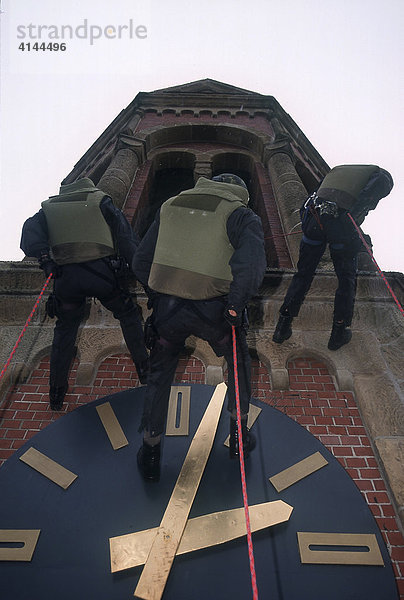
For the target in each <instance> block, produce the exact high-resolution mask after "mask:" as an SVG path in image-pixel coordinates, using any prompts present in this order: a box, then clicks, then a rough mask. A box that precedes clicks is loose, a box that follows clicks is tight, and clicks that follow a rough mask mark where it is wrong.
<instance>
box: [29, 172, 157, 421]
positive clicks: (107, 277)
mask: <svg viewBox="0 0 404 600" xmlns="http://www.w3.org/2000/svg"><path fill="white" fill-rule="evenodd" d="M41 206H42V208H41V210H40V211H39V212H37V213H36V214H35V215H34V216H33V217H31V218H29V219H27V221H26V222H25V223H24V226H23V230H22V237H21V249H22V250H23V252H25V254H26V255H27V256H35V257H36V258H37V259H38V261H39V265H40V267H41V268H42V269H43V270H44V272H45V274H46V276H49V275H50V273H53V276H54V278H55V283H54V300H55V303H54V307H53V311H54V313H55V315H56V317H57V321H56V325H55V329H54V335H53V343H52V351H51V358H50V381H49V383H50V390H49V399H50V406H51V408H52V409H53V410H60V409H61V408H62V406H63V400H64V397H65V394H66V392H67V389H68V376H69V370H70V366H71V363H72V360H73V357H74V349H75V341H76V337H77V332H78V328H79V325H80V323H81V321H82V320H83V318H84V315H85V307H86V297H95V298H98V299H99V301H100V302H101V304H102V305H103V306H105V308H107V309H108V310H110V311H111V312H112V313H113V315H114V317H115V318H116V319H118V320H119V322H120V325H121V328H122V333H123V336H124V338H125V342H126V345H127V347H128V349H129V352H130V354H131V357H132V359H133V361H134V363H135V365H136V369H137V372H138V376H139V380H140V381H141V383H146V379H147V369H148V353H147V349H146V346H145V344H144V339H143V328H142V323H141V319H140V315H139V308H138V306H137V305H136V304H134V302H133V300H132V298H131V296H130V295H129V293H128V291H127V289H125V286H124V285H122V279H121V277H120V275H121V274H122V273H123V271H124V269H125V265H130V264H131V261H132V258H133V255H134V252H135V250H136V247H137V244H138V240H137V239H136V236H135V234H134V233H133V231H132V229H131V227H130V225H129V223H128V221H127V220H126V218H125V216H124V215H123V213H122V212H121V211H120V210H119V209H118V208H116V207H115V206H114V204H113V202H112V200H111V198H110V197H109V196H107V195H106V194H105V193H104V192H102V191H101V190H99V189H97V188H96V187H95V185H94V183H93V182H92V181H91V179H88V178H83V179H79V180H78V181H76V182H74V183H70V184H66V185H62V186H61V187H60V190H59V194H58V195H57V196H51V197H50V198H49V199H48V200H45V201H44V202H42V205H41Z"/></svg>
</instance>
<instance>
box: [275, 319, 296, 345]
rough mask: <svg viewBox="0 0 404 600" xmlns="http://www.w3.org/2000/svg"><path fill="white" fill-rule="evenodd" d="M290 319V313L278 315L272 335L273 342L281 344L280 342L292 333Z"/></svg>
mask: <svg viewBox="0 0 404 600" xmlns="http://www.w3.org/2000/svg"><path fill="white" fill-rule="evenodd" d="M292 321H293V317H291V316H290V315H279V319H278V323H277V325H276V329H275V331H274V335H273V336H272V340H273V341H274V342H276V343H277V344H282V342H284V341H285V340H288V339H289V338H290V336H291V335H292V327H291V325H292Z"/></svg>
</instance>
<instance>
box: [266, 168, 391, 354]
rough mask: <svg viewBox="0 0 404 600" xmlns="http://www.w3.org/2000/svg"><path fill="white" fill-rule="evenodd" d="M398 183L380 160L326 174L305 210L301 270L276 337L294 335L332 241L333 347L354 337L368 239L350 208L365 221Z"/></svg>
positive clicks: (276, 339)
mask: <svg viewBox="0 0 404 600" xmlns="http://www.w3.org/2000/svg"><path fill="white" fill-rule="evenodd" d="M392 187H393V179H392V177H391V175H390V173H388V172H387V171H385V170H384V169H381V168H380V167H377V166H375V165H340V166H337V167H334V168H333V169H331V171H330V172H329V173H328V174H327V175H326V176H325V178H324V179H323V181H322V183H321V185H320V187H319V189H318V190H317V192H315V193H314V194H313V195H312V196H310V198H309V199H308V200H307V201H306V203H305V204H304V206H303V207H302V209H301V211H300V214H301V218H302V230H303V238H302V241H301V243H300V254H299V261H298V264H297V273H295V275H294V276H293V279H292V281H291V283H290V286H289V289H288V291H287V292H286V296H285V299H284V302H283V304H282V306H281V308H280V311H279V312H280V316H279V320H278V323H277V326H276V329H275V332H274V335H273V338H272V339H273V341H274V342H276V343H278V344H282V342H284V341H285V340H287V339H289V338H290V336H291V335H292V327H291V324H292V320H293V318H294V317H296V316H297V315H298V314H299V310H300V307H301V305H302V303H303V301H304V299H305V296H306V294H307V292H308V290H309V289H310V286H311V283H312V281H313V278H314V275H315V271H316V268H317V265H318V263H319V262H320V259H321V257H322V256H323V254H324V251H325V249H326V246H327V243H328V244H329V248H330V255H331V259H332V261H333V264H334V269H335V273H336V275H337V278H338V288H337V290H336V292H335V300H334V316H333V326H332V331H331V335H330V339H329V342H328V348H329V350H338V349H339V348H341V346H343V345H344V344H347V343H348V342H349V341H350V340H351V338H352V332H351V330H350V325H351V321H352V316H353V308H354V302H355V294H356V274H357V255H358V252H359V251H360V249H361V248H362V241H361V239H360V237H359V234H358V232H357V230H356V228H355V226H354V224H353V223H352V221H351V220H350V218H349V215H348V212H349V213H350V214H351V216H352V217H353V218H354V219H355V222H356V223H357V224H358V225H361V224H362V223H363V221H364V219H365V217H366V215H367V214H368V212H369V210H373V209H374V208H376V206H377V203H378V202H379V200H380V199H381V198H384V197H385V196H387V195H388V194H389V193H390V191H391V189H392Z"/></svg>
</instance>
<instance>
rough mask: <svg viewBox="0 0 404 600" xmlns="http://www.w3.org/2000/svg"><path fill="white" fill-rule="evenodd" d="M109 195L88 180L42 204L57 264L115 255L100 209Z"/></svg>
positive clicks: (65, 188)
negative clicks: (103, 200)
mask: <svg viewBox="0 0 404 600" xmlns="http://www.w3.org/2000/svg"><path fill="white" fill-rule="evenodd" d="M105 196H106V194H105V193H104V192H102V191H101V190H98V189H97V188H96V187H95V186H94V184H93V182H92V181H91V180H90V179H87V178H84V179H80V180H79V181H76V182H75V183H72V184H68V185H62V186H61V188H60V191H59V194H58V195H57V196H51V197H50V198H49V199H48V200H45V201H44V202H42V209H43V211H44V213H45V217H46V222H47V225H48V234H49V245H50V247H51V250H52V256H53V259H54V261H55V262H56V264H58V265H66V264H70V263H80V262H86V261H90V260H96V259H97V258H102V257H104V256H111V255H112V254H114V253H115V250H114V242H113V239H112V235H111V230H110V228H109V227H108V224H107V222H106V221H105V219H104V217H103V214H102V212H101V209H100V202H101V200H102V199H103V198H105Z"/></svg>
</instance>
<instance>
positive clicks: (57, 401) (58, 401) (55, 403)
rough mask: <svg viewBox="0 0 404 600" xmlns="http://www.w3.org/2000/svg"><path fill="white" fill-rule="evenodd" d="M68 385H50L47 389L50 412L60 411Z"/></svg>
mask: <svg viewBox="0 0 404 600" xmlns="http://www.w3.org/2000/svg"><path fill="white" fill-rule="evenodd" d="M67 388H68V385H67V383H65V384H64V385H61V386H60V387H56V386H55V385H51V386H50V388H49V405H50V407H51V409H52V410H61V409H62V406H63V400H64V397H65V395H66V392H67Z"/></svg>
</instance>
